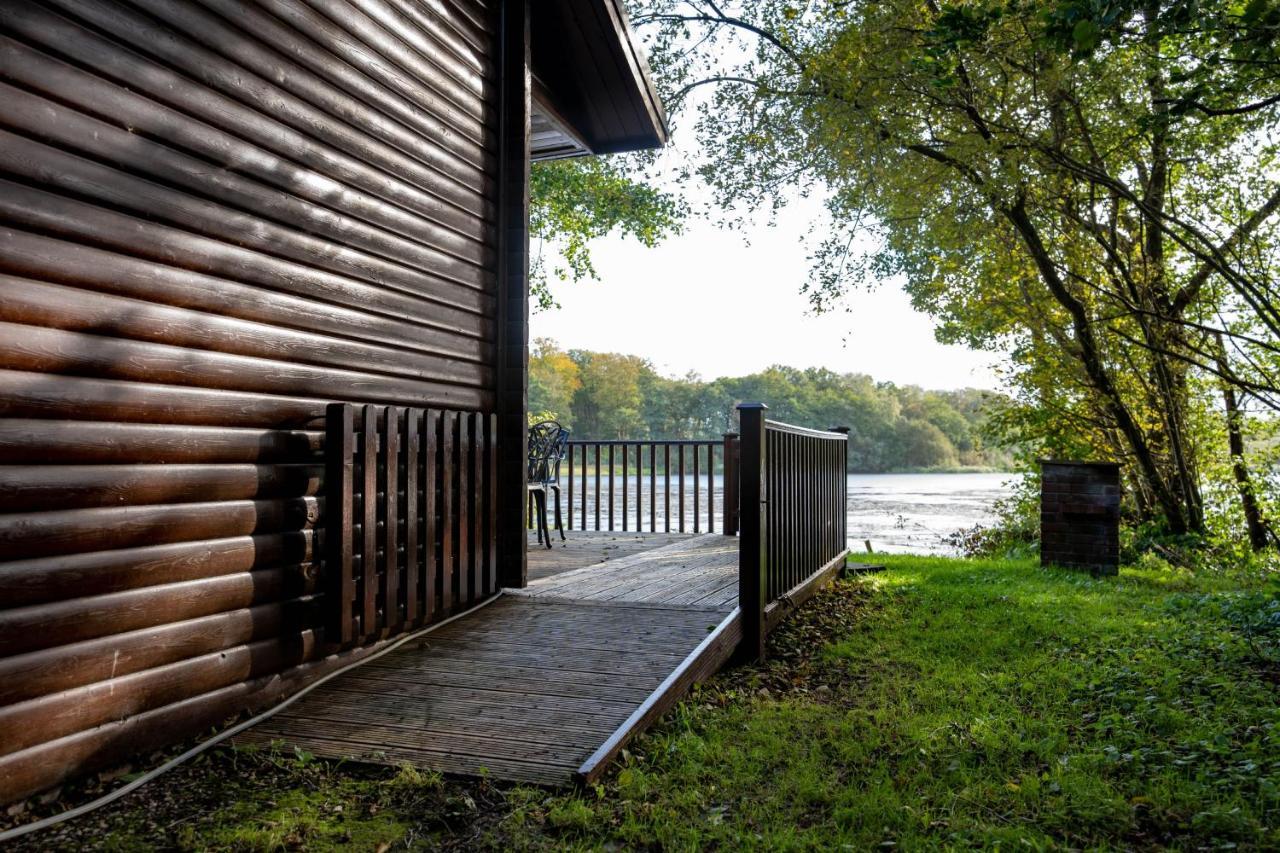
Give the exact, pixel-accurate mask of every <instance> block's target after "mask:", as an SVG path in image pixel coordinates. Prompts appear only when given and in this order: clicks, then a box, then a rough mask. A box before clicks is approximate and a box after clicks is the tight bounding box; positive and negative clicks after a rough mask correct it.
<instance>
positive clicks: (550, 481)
mask: <svg viewBox="0 0 1280 853" xmlns="http://www.w3.org/2000/svg"><path fill="white" fill-rule="evenodd" d="M568 448H569V430H567V429H565V428H564V427H563V426H561V425H560V424H559V423H557V422H556V421H542V422H541V423H537V424H534V425H533V426H531V427H529V482H530V483H541V484H543V485H558V484H559V482H560V460H561V459H563V458H564V456H565V452H566V451H567V450H568Z"/></svg>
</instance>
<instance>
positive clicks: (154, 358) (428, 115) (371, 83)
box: [0, 0, 498, 802]
mask: <svg viewBox="0 0 1280 853" xmlns="http://www.w3.org/2000/svg"><path fill="white" fill-rule="evenodd" d="M488 5H489V4H488V3H486V2H485V0H256V2H253V3H245V2H242V0H199V2H196V0H129V2H124V0H42V2H32V0H0V802H3V801H8V800H11V799H13V798H15V797H19V796H22V795H24V794H26V793H29V792H32V791H35V790H38V789H41V788H43V787H47V786H49V785H51V784H55V783H56V782H57V781H59V779H61V778H62V777H63V776H65V775H68V774H70V773H73V772H78V771H80V770H83V769H85V768H88V767H91V766H93V765H97V764H102V763H105V762H109V761H112V760H115V759H117V758H119V757H121V756H123V755H126V754H129V753H132V752H136V751H139V750H143V749H146V748H149V747H152V746H156V745H160V744H162V743H164V742H167V741H170V740H172V739H174V738H177V737H182V736H185V735H189V734H192V733H194V732H197V731H199V730H200V729H201V728H204V727H207V726H209V725H212V724H215V723H217V722H218V721H220V720H221V719H222V718H223V717H225V715H227V714H228V713H232V712H234V711H236V710H239V709H241V708H244V707H248V706H251V705H255V704H261V703H264V702H267V701H269V700H272V699H274V698H276V697H278V696H280V695H282V694H283V693H286V692H288V691H290V690H291V689H294V688H295V687H296V686H298V685H299V684H301V683H302V682H303V681H305V680H306V679H307V678H310V677H312V676H314V675H315V674H317V673H319V672H322V671H324V670H325V669H326V668H331V667H332V666H333V665H334V664H335V660H336V659H335V658H333V657H326V651H325V648H324V645H323V637H322V636H320V635H319V632H318V630H317V628H318V622H317V617H316V608H315V607H314V596H315V595H316V594H317V592H318V590H317V588H316V584H317V580H316V563H317V560H318V555H317V551H318V542H317V541H316V539H317V537H316V536H315V535H314V534H315V531H316V530H317V529H319V527H320V525H321V523H322V519H323V513H324V498H323V466H322V464H321V462H322V453H323V447H322V445H323V424H324V413H325V406H326V404H328V403H330V402H332V401H348V402H353V403H371V404H394V405H399V406H416V407H428V406H439V407H444V408H449V409H456V410H464V411H480V412H493V411H494V407H495V357H496V354H495V348H496V335H497V324H496V319H495V318H496V316H497V302H496V300H497V278H496V276H497V273H496V264H497V244H496V240H497V236H496V235H497V211H496V199H497V183H496V182H497V149H498V142H497V125H498V119H497V115H496V99H497V91H496V78H497V75H496V74H495V61H496V50H495V33H496V22H497V16H496V14H495V13H494V12H493V11H492V10H491V9H489V8H487V6H488ZM359 653H360V652H358V651H357V652H354V653H352V654H357V655H358V654H359ZM344 662H345V661H344Z"/></svg>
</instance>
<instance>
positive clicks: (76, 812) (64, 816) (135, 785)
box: [0, 590, 502, 844]
mask: <svg viewBox="0 0 1280 853" xmlns="http://www.w3.org/2000/svg"><path fill="white" fill-rule="evenodd" d="M501 597H502V590H498V593H497V595H495V596H493V597H492V598H488V599H486V600H485V601H483V602H481V603H480V604H477V605H476V606H475V607H472V608H470V609H469V610H464V611H462V612H461V613H455V614H454V615H453V616H450V617H449V618H448V619H445V620H443V621H441V622H437V623H436V624H434V625H428V626H427V627H425V628H422V629H420V630H417V631H414V632H413V633H412V634H405V635H404V636H403V637H400V638H398V639H396V640H394V641H393V642H392V643H391V644H390V645H388V646H386V647H385V648H382V649H378V651H376V652H374V653H373V654H370V655H367V656H365V657H362V658H361V659H360V660H357V661H352V662H351V663H349V664H347V665H346V666H344V667H341V668H340V669H336V670H334V671H333V672H331V673H329V674H328V675H326V676H324V677H323V678H319V679H317V680H315V681H313V682H312V683H311V684H308V685H307V686H306V687H304V688H302V689H301V690H299V691H298V692H297V693H294V694H293V695H292V696H290V697H289V698H287V699H285V700H284V701H282V702H279V703H277V704H275V705H273V706H272V707H270V708H268V709H267V710H265V711H263V712H261V713H259V714H257V715H256V716H254V717H251V718H249V719H247V720H245V721H244V722H242V723H237V724H236V725H234V726H232V727H231V728H229V729H224V730H223V731H220V732H218V733H217V734H216V735H214V736H213V737H211V738H209V739H208V740H205V741H202V742H201V743H198V744H196V745H195V746H193V747H191V749H188V750H187V751H186V752H184V753H182V754H181V755H179V756H177V757H175V758H171V759H169V760H168V761H166V762H165V763H164V764H161V765H160V766H159V767H156V768H155V769H154V770H149V771H147V772H146V773H144V774H142V775H141V776H139V777H138V778H137V779H134V780H133V781H132V782H130V783H129V784H127V785H124V786H122V787H119V788H117V789H116V790H114V791H112V792H110V793H108V794H103V795H102V796H101V797H98V798H97V799H96V800H91V801H90V802H87V803H84V804H83V805H79V806H76V807H75V808H73V809H67V810H66V811H64V812H59V813H58V814H55V815H50V816H49V817H46V818H42V819H41V820H37V821H32V822H31V823H27V824H23V825H22V826H16V827H14V828H13V829H7V830H5V831H4V832H0V844H3V843H5V842H8V841H14V840H15V839H18V838H22V837H23V836H25V835H30V834H31V833H33V832H39V831H41V830H43V829H48V828H49V827H51V826H56V825H58V824H60V823H63V822H65V821H68V820H74V819H75V818H78V817H81V816H82V815H86V814H88V813H89V812H92V811H97V810H98V809H100V808H102V807H103V806H106V805H110V804H111V803H114V802H115V801H116V800H119V799H122V798H123V797H127V796H129V795H130V794H132V793H133V792H134V791H136V790H138V789H139V788H141V787H142V786H143V785H145V784H147V783H148V782H150V781H152V780H153V779H156V778H157V777H159V776H163V775H164V774H165V773H168V772H169V771H170V770H172V769H173V768H175V767H177V766H178V765H180V764H184V763H186V762H187V761H190V760H191V759H192V758H195V757H196V756H197V755H200V754H201V753H203V752H206V751H207V750H209V749H212V748H213V747H215V746H217V745H218V744H220V743H222V742H223V741H224V740H227V739H228V738H233V737H235V736H236V735H238V734H240V732H242V731H244V730H245V729H247V728H249V727H251V726H256V725H257V724H258V723H261V722H262V721H264V720H268V719H270V718H271V717H274V716H275V715H276V714H278V713H280V712H281V711H283V710H284V709H285V708H288V707H289V706H290V705H292V704H293V703H294V702H297V701H298V700H299V699H301V698H302V697H303V696H306V695H307V694H308V693H310V692H311V691H312V690H315V689H316V688H317V687H320V686H321V685H323V684H325V683H326V682H329V681H332V680H333V679H335V678H337V677H338V676H340V675H343V674H344V673H347V672H350V671H351V670H353V669H355V668H356V667H358V666H362V665H363V664H366V663H368V662H369V661H372V660H377V659H378V658H380V657H382V656H383V655H387V654H390V653H391V652H393V651H395V650H396V649H398V648H400V647H401V646H403V645H404V644H405V643H411V642H413V641H414V640H416V639H418V638H420V637H424V636H426V635H427V634H430V633H431V632H432V631H435V630H437V629H439V628H443V627H444V626H445V625H448V624H449V623H450V622H454V621H457V620H458V619H461V618H462V617H463V616H469V615H471V614H472V613H475V612H476V611H478V610H480V609H481V608H484V607H488V606H489V605H490V604H492V603H493V602H495V601H497V600H498V599H499V598H501Z"/></svg>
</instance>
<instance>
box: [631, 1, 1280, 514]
mask: <svg viewBox="0 0 1280 853" xmlns="http://www.w3.org/2000/svg"><path fill="white" fill-rule="evenodd" d="M1255 5H1256V4H1255ZM1077 6H1078V7H1080V8H1086V7H1087V8H1088V9H1095V8H1096V9H1107V10H1110V9H1111V7H1110V6H1106V7H1103V6H1098V7H1095V6H1094V5H1093V4H1086V3H1078V4H1074V5H1073V4H1072V3H1062V4H1059V5H1057V6H1051V7H1049V8H1048V9H1047V10H1046V9H1042V8H1040V7H1038V6H1036V5H1035V4H1026V3H1019V2H986V3H983V2H976V3H968V2H966V3H942V2H938V0H924V2H919V1H918V0H884V2H876V3H861V4H853V3H849V2H844V0H828V2H819V3H812V4H808V5H806V6H803V7H801V6H797V5H795V4H793V3H790V2H786V0H762V2H753V3H750V4H747V3H742V4H735V5H733V6H730V5H729V4H723V3H716V2H708V0H651V2H648V3H645V4H643V9H642V10H640V11H639V12H638V14H637V15H636V20H637V21H640V22H643V23H645V24H648V25H654V26H657V27H658V28H659V29H658V34H657V35H656V36H655V37H654V44H655V45H656V46H657V50H658V54H659V56H660V57H661V59H660V60H659V65H660V66H661V67H664V68H666V69H667V71H668V75H669V76H668V79H670V80H672V81H673V82H672V88H671V95H672V100H673V102H674V103H672V106H673V108H674V109H676V110H678V109H679V107H680V103H681V102H682V100H683V99H685V98H689V97H691V96H692V95H693V94H694V93H695V92H697V93H699V97H698V98H694V99H693V100H692V101H691V103H692V104H693V105H694V108H695V109H696V111H697V114H696V129H697V132H698V133H699V135H700V137H701V138H702V141H703V143H704V146H706V147H707V149H708V150H714V151H716V152H718V156H716V157H714V158H713V159H711V160H708V161H707V162H706V163H704V164H702V166H701V170H700V171H701V177H702V178H703V179H704V180H705V181H706V182H707V183H708V184H709V185H710V186H711V187H712V188H713V189H714V191H715V192H716V194H717V196H718V199H719V201H720V203H721V205H723V206H725V207H728V208H733V207H760V206H772V205H777V204H779V203H780V201H779V199H781V198H783V194H782V193H781V190H782V189H784V188H799V189H800V190H801V191H802V192H806V191H812V190H813V189H814V188H815V187H819V188H822V189H824V191H826V192H827V193H828V210H829V212H830V215H831V223H830V226H831V227H830V228H829V233H830V235H831V236H830V237H829V238H828V239H827V240H825V241H824V242H823V243H821V244H820V245H819V246H817V247H816V248H815V250H814V253H813V256H814V262H815V268H814V275H813V277H812V281H811V283H810V284H809V286H808V290H809V293H810V296H811V298H812V299H813V301H814V303H815V305H818V306H819V307H823V306H829V305H830V304H832V303H833V302H835V301H837V300H838V299H839V298H840V296H841V295H842V294H843V293H844V291H845V290H846V289H847V288H848V287H850V286H854V285H856V284H859V283H861V282H863V281H868V280H878V279H883V278H885V277H889V276H897V275H900V276H902V277H903V278H904V279H905V281H906V287H907V289H908V292H909V293H910V294H911V296H912V299H913V302H914V304H915V305H916V306H917V307H918V308H920V309H922V310H926V311H928V312H930V313H932V314H933V315H935V316H936V317H938V318H939V320H940V321H941V335H942V337H943V338H944V339H946V340H953V341H963V342H965V343H968V344H970V345H973V346H979V347H987V348H991V349H994V350H1001V351H1004V352H1008V353H1009V354H1010V361H1011V371H1010V380H1011V383H1012V385H1013V386H1014V387H1015V389H1017V390H1018V393H1019V395H1020V397H1021V398H1022V399H1023V401H1024V403H1025V404H1027V405H1029V406H1032V407H1036V408H1039V409H1040V410H1042V411H1049V412H1057V413H1059V414H1060V415H1061V416H1062V418H1061V419H1059V420H1046V419H1043V418H1037V419H1032V418H1021V419H1012V420H1006V421H1005V424H1006V426H1008V425H1010V424H1014V423H1016V424H1018V425H1020V427H1021V428H1023V429H1026V430H1039V432H1024V433H1023V434H1022V435H1021V436H1020V438H1021V439H1023V440H1032V441H1040V442H1045V441H1050V440H1061V439H1063V438H1065V436H1064V435H1063V430H1064V429H1065V428H1066V427H1067V426H1071V427H1073V428H1075V429H1076V435H1075V437H1073V438H1072V439H1071V440H1072V441H1073V442H1076V443H1081V442H1083V443H1085V444H1087V445H1089V446H1090V447H1091V448H1092V450H1093V452H1094V453H1109V454H1112V453H1113V454H1115V455H1117V456H1118V457H1119V458H1121V459H1123V460H1124V461H1125V462H1126V463H1127V470H1128V472H1129V476H1130V480H1131V483H1133V484H1134V486H1135V487H1136V490H1137V493H1138V495H1139V501H1138V502H1139V505H1140V507H1141V508H1142V510H1143V511H1144V512H1148V513H1150V514H1152V515H1154V516H1157V517H1159V518H1161V519H1162V520H1163V523H1164V524H1165V525H1166V527H1167V528H1168V529H1169V530H1170V531H1171V532H1174V533H1183V532H1192V533H1202V532H1203V531H1204V530H1205V520H1204V509H1203V497H1202V495H1201V477H1200V468H1199V466H1200V462H1199V460H1200V458H1201V455H1202V454H1203V453H1205V452H1208V451H1207V449H1206V448H1205V447H1204V446H1203V445H1202V443H1201V439H1202V436H1198V435H1196V434H1195V433H1194V431H1193V429H1192V426H1191V425H1192V424H1193V423H1196V422H1198V420H1199V412H1200V410H1201V409H1203V408H1204V407H1205V406H1207V405H1209V401H1208V400H1207V399H1206V397H1205V396H1204V395H1203V394H1200V393H1197V391H1196V390H1195V387H1194V382H1193V378H1194V377H1193V371H1204V372H1209V373H1217V374H1224V375H1223V379H1224V381H1227V382H1229V383H1231V384H1233V385H1234V386H1236V387H1238V388H1242V389H1246V390H1247V391H1248V392H1249V393H1251V394H1253V395H1254V396H1255V397H1256V398H1260V399H1265V400H1269V401H1270V402H1271V403H1272V404H1274V402H1275V396H1276V395H1275V394H1274V393H1273V392H1274V391H1275V389H1276V388H1278V387H1280V384H1277V383H1276V382H1274V381H1272V378H1271V377H1272V373H1271V368H1272V366H1273V365H1274V364H1275V355H1276V347H1275V345H1274V341H1275V340H1276V339H1277V338H1280V323H1277V322H1275V321H1276V319H1280V318H1277V317H1273V316H1272V313H1273V312H1272V308H1273V307H1274V306H1275V305H1280V300H1272V299H1271V296H1272V291H1271V288H1270V284H1269V282H1270V281H1271V279H1272V277H1271V276H1270V272H1271V270H1272V266H1273V264H1274V260H1275V257H1274V255H1275V253H1274V246H1275V242H1274V236H1275V235H1274V228H1275V224H1274V222H1273V214H1274V213H1275V212H1276V210H1277V208H1280V185H1277V184H1276V182H1275V181H1274V180H1273V174H1274V166H1275V153H1276V151H1275V146H1274V144H1273V143H1272V142H1271V140H1270V138H1269V137H1268V136H1267V133H1266V131H1267V129H1268V128H1269V124H1270V122H1271V121H1272V120H1273V118H1272V114H1271V112H1269V111H1268V109H1266V108H1265V107H1259V108H1258V109H1256V110H1250V111H1245V112H1235V111H1229V112H1225V113H1223V112H1221V111H1216V112H1215V111H1210V110H1204V109H1198V108H1195V107H1194V105H1192V106H1190V107H1188V105H1189V104H1193V100H1194V99H1193V100H1188V98H1189V97H1190V96H1189V95H1188V91H1187V90H1184V88H1183V86H1182V81H1181V78H1180V76H1179V73H1180V72H1179V69H1181V68H1183V67H1188V66H1189V65H1190V64H1191V63H1188V62H1186V61H1184V60H1183V58H1184V57H1191V56H1195V55H1196V53H1197V51H1198V50H1199V49H1200V48H1201V47H1202V46H1203V44H1204V39H1205V38H1206V36H1205V34H1204V33H1202V32H1200V31H1199V30H1198V29H1196V28H1187V27H1182V28H1179V27H1177V26H1175V25H1174V22H1175V21H1176V20H1177V15H1175V14H1173V11H1172V10H1174V9H1175V7H1176V8H1181V9H1185V8H1186V4H1185V3H1184V4H1182V6H1178V4H1177V3H1171V4H1161V3H1159V2H1151V3H1144V4H1133V5H1132V6H1128V7H1125V6H1123V5H1122V6H1121V7H1119V8H1118V9H1117V10H1115V11H1114V13H1113V12H1111V11H1108V12H1107V14H1113V15H1114V19H1108V21H1106V24H1107V26H1108V30H1107V32H1106V38H1105V44H1104V38H1103V31H1102V27H1101V26H1100V25H1099V24H1098V23H1097V22H1095V21H1093V19H1092V18H1091V17H1090V16H1089V15H1088V14H1083V13H1080V12H1079V9H1077ZM1212 8H1213V9H1214V10H1215V13H1214V14H1215V15H1216V18H1217V19H1219V20H1227V19H1229V18H1230V16H1231V14H1232V13H1231V9H1232V8H1234V7H1232V6H1230V5H1227V4H1218V5H1213V6H1212ZM1073 15H1074V17H1073ZM1184 20H1185V15H1184ZM1064 27H1065V28H1066V29H1065V30H1064ZM1095 29H1096V30H1097V32H1095ZM1064 32H1068V33H1069V37H1064V35H1063V33H1064ZM1064 38H1069V40H1070V43H1069V44H1068V45H1067V48H1066V49H1063V45H1064V44H1066V42H1064ZM1211 38H1212V37H1211ZM1224 38H1225V36H1224ZM708 62H710V63H711V65H712V67H711V70H710V72H708V71H706V70H705V69H706V67H707V63H708ZM1242 76H1247V75H1242ZM1257 79H1258V80H1259V81H1261V80H1262V76H1257ZM1274 79H1275V78H1274V76H1273V77H1272V78H1271V80H1272V85H1273V84H1274ZM1258 85H1262V83H1261V82H1259V83H1258ZM707 92H709V93H710V94H706V93H707ZM1246 92H1249V93H1254V94H1256V93H1257V86H1254V87H1253V88H1249V86H1245V85H1241V86H1240V87H1239V93H1240V94H1241V95H1243V94H1245V93H1246ZM1200 100H1201V101H1203V98H1200ZM1246 154H1247V155H1248V156H1247V157H1246V156H1244V155H1246ZM868 233H871V234H872V235H874V242H873V246H872V248H871V249H870V250H869V251H862V250H860V248H859V247H860V246H861V245H864V244H865V241H864V240H863V239H862V238H863V237H864V236H865V235H866V234H868ZM1218 332H1222V333H1224V334H1227V335H1229V336H1231V339H1232V340H1233V342H1234V343H1235V344H1236V345H1237V346H1236V352H1235V356H1236V362H1235V363H1234V364H1232V363H1228V362H1226V361H1224V362H1221V363H1219V362H1218V361H1217V360H1216V359H1215V358H1214V357H1213V349H1212V341H1211V338H1212V336H1213V335H1215V334H1216V333H1218ZM1224 368H1225V369H1224ZM1055 436H1056V439H1055ZM1225 449H1226V448H1223V450H1225ZM1219 452H1221V451H1219Z"/></svg>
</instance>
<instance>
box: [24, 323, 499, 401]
mask: <svg viewBox="0 0 1280 853" xmlns="http://www.w3.org/2000/svg"><path fill="white" fill-rule="evenodd" d="M0 367H3V368H5V369H8V370H23V371H31V372H35V373H41V374H50V373H73V374H76V375H78V376H90V377H95V378H101V379H118V380H135V381H138V382H146V383H172V384H174V385H187V386H197V387H204V388H215V389H225V390H229V391H256V392H260V393H263V394H314V393H315V392H317V391H324V390H327V389H341V390H342V392H343V393H344V394H350V395H352V396H354V397H356V398H357V399H365V400H383V401H388V402H390V401H395V400H414V401H427V400H434V399H441V400H458V401H467V402H473V401H474V400H475V395H476V392H475V390H474V389H470V388H468V387H467V386H465V385H451V384H446V383H441V382H425V381H422V380H417V379H400V378H397V377H390V376H380V375H377V374H369V373H358V372H356V371H354V370H339V369H337V368H328V367H314V366H311V365H304V364H290V363H288V362H283V361H276V360H273V359H262V358H253V357H250V356H242V355H230V354H227V353H214V352H208V351H205V350H192V349H187V348H186V347H176V346H170V345H168V344H154V343H150V342H147V341H129V340H120V339H114V338H107V337H102V336H100V335H86V334H82V333H80V332H65V331H62V330H61V329H50V328H46V327H43V326H24V325H20V324H17V323H6V322H0Z"/></svg>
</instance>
